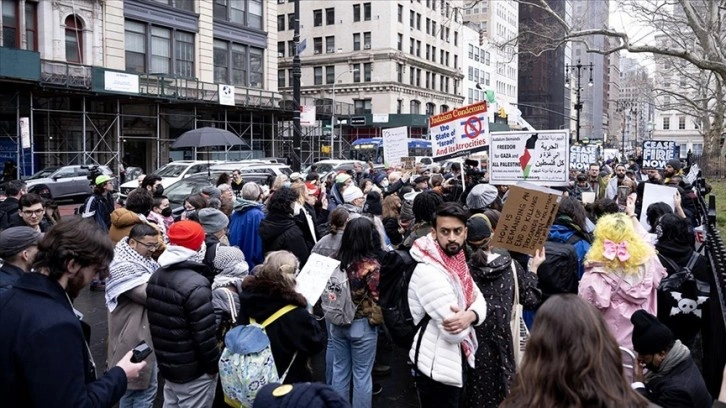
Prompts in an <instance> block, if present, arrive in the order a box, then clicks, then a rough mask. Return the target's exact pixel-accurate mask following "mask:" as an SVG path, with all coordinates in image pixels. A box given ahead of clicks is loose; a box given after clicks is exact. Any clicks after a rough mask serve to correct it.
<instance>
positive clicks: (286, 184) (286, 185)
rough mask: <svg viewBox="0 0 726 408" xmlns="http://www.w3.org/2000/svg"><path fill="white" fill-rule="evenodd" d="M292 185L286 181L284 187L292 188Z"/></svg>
mask: <svg viewBox="0 0 726 408" xmlns="http://www.w3.org/2000/svg"><path fill="white" fill-rule="evenodd" d="M291 185H292V184H291V183H290V182H289V181H286V182H285V184H283V186H285V187H290V186H291Z"/></svg>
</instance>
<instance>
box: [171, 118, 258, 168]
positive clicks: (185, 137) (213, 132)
mask: <svg viewBox="0 0 726 408" xmlns="http://www.w3.org/2000/svg"><path fill="white" fill-rule="evenodd" d="M239 145H242V146H244V147H247V148H249V147H250V145H249V143H247V142H245V141H244V140H242V139H241V138H240V137H239V136H237V135H235V134H234V133H232V132H230V131H229V130H225V129H220V128H213V127H203V128H198V129H193V130H189V131H186V132H184V133H182V135H181V136H179V138H177V139H176V140H175V141H174V143H172V144H171V148H172V149H180V148H183V147H196V148H200V147H206V148H207V164H209V163H208V162H209V147H211V146H239ZM207 175H208V176H211V172H210V171H209V166H207Z"/></svg>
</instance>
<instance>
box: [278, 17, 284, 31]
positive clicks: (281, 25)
mask: <svg viewBox="0 0 726 408" xmlns="http://www.w3.org/2000/svg"><path fill="white" fill-rule="evenodd" d="M277 31H285V15H284V14H280V15H279V16H277Z"/></svg>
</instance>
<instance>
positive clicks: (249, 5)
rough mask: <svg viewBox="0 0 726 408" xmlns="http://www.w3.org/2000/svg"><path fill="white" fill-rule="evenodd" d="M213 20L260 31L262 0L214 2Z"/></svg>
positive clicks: (217, 0) (218, 0) (221, 0)
mask: <svg viewBox="0 0 726 408" xmlns="http://www.w3.org/2000/svg"><path fill="white" fill-rule="evenodd" d="M213 12H214V18H215V19H217V20H224V21H229V22H230V23H233V24H237V25H241V26H245V27H250V28H256V29H258V30H261V29H262V0H214V10H213Z"/></svg>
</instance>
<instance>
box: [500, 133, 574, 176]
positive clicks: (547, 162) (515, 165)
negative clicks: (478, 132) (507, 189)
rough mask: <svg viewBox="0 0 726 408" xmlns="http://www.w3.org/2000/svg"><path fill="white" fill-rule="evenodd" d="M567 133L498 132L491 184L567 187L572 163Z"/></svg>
mask: <svg viewBox="0 0 726 408" xmlns="http://www.w3.org/2000/svg"><path fill="white" fill-rule="evenodd" d="M569 144H570V142H569V134H568V133H567V131H566V130H545V131H539V132H494V133H492V135H491V144H490V146H489V182H490V183H491V184H517V183H519V182H521V181H526V182H529V183H534V184H538V185H544V186H567V185H568V184H569V169H568V164H569V162H570V158H569V154H570V149H569Z"/></svg>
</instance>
